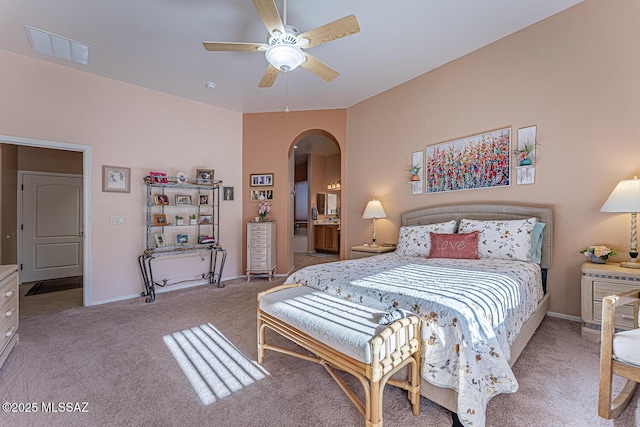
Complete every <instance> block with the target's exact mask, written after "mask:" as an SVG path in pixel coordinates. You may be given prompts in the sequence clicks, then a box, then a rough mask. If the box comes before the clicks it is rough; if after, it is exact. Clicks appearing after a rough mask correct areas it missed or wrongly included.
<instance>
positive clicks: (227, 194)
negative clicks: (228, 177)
mask: <svg viewBox="0 0 640 427" xmlns="http://www.w3.org/2000/svg"><path fill="white" fill-rule="evenodd" d="M222 200H225V201H231V200H233V187H222Z"/></svg>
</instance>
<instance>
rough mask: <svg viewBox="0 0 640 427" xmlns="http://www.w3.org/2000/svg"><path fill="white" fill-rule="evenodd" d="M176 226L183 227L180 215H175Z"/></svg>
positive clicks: (182, 219)
mask: <svg viewBox="0 0 640 427" xmlns="http://www.w3.org/2000/svg"><path fill="white" fill-rule="evenodd" d="M176 225H184V218H182V217H181V216H180V215H176Z"/></svg>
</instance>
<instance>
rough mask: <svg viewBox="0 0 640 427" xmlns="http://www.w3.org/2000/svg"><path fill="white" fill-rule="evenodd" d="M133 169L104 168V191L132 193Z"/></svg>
mask: <svg viewBox="0 0 640 427" xmlns="http://www.w3.org/2000/svg"><path fill="white" fill-rule="evenodd" d="M130 184H131V168H123V167H119V166H105V165H103V166H102V191H109V192H113V193H129V192H131V185H130Z"/></svg>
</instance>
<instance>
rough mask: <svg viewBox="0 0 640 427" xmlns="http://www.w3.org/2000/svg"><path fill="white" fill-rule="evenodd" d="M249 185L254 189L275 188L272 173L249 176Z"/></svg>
mask: <svg viewBox="0 0 640 427" xmlns="http://www.w3.org/2000/svg"><path fill="white" fill-rule="evenodd" d="M249 179H250V180H249V185H251V186H252V187H271V186H273V174H272V173H252V174H251V175H250V176H249Z"/></svg>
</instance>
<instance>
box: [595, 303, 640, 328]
mask: <svg viewBox="0 0 640 427" xmlns="http://www.w3.org/2000/svg"><path fill="white" fill-rule="evenodd" d="M593 318H594V319H595V320H597V321H599V322H602V302H598V301H594V302H593ZM615 324H616V326H621V327H625V328H633V307H632V306H630V305H621V306H620V307H617V308H616V322H615Z"/></svg>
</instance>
